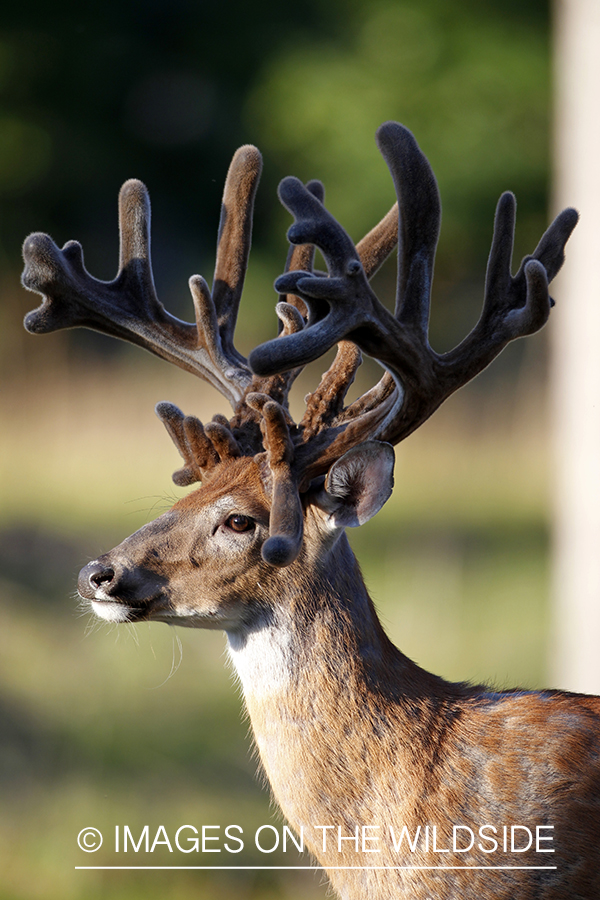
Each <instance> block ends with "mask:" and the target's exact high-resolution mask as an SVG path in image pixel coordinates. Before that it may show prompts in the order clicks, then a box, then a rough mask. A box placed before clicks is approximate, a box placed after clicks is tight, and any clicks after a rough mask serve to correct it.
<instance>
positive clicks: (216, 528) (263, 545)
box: [23, 122, 577, 629]
mask: <svg viewBox="0 0 600 900" xmlns="http://www.w3.org/2000/svg"><path fill="white" fill-rule="evenodd" d="M377 142H378V145H379V149H380V151H381V153H382V155H383V157H384V159H385V161H386V163H387V165H388V167H389V169H390V172H391V174H392V178H393V182H394V186H395V189H396V195H397V200H398V202H397V204H396V205H395V206H394V207H393V208H392V209H391V210H390V212H389V213H388V214H387V216H385V218H384V219H383V220H382V221H381V222H380V223H379V224H378V225H377V226H376V227H375V228H374V229H373V230H372V231H371V232H370V233H369V234H368V235H367V236H366V237H365V238H364V239H363V240H362V241H361V242H360V243H359V244H358V245H357V246H356V247H355V246H354V244H353V243H352V241H351V240H350V238H349V237H348V235H347V234H346V232H345V231H344V230H343V228H342V227H341V226H340V225H339V224H338V223H337V222H336V220H335V219H334V218H333V217H332V216H331V215H330V214H329V212H328V211H327V210H326V208H325V207H324V206H323V202H322V199H323V190H322V187H321V185H320V183H319V182H314V181H313V182H309V183H308V184H307V185H304V184H302V183H301V182H300V181H298V180H297V179H295V178H286V179H284V180H283V181H282V183H281V185H280V188H279V196H280V199H281V202H282V203H283V204H284V205H285V206H286V207H287V208H288V210H289V211H290V212H291V213H292V215H293V216H294V218H295V222H294V224H293V225H292V226H291V228H290V229H289V232H288V237H289V240H290V242H291V244H292V248H291V250H290V253H289V256H288V261H287V265H286V271H285V274H283V275H282V276H281V277H280V278H278V279H277V281H276V282H275V289H276V291H277V292H278V293H279V294H280V295H281V299H280V302H279V303H278V304H277V307H276V311H277V315H278V317H279V320H280V333H279V336H278V337H277V338H275V339H274V340H271V341H268V342H267V343H265V344H262V345H261V346H259V347H257V348H256V349H255V350H253V352H252V353H251V354H250V357H249V359H245V358H244V357H243V356H242V355H241V354H240V353H239V352H238V351H237V350H236V348H235V346H234V343H233V336H234V329H235V323H236V318H237V312H238V306H239V302H240V299H241V295H242V290H243V284H244V277H245V272H246V266H247V263H248V256H249V251H250V243H251V229H252V210H253V202H254V196H255V192H256V188H257V184H258V179H259V176H260V171H261V157H260V154H259V152H258V151H257V150H256V148H254V147H251V146H244V147H242V148H241V149H240V150H238V152H237V153H236V154H235V156H234V158H233V161H232V163H231V167H230V169H229V173H228V176H227V180H226V184H225V191H224V197H223V205H222V212H221V221H220V225H219V236H218V245H217V259H216V268H215V275H214V281H213V286H212V290H211V289H210V288H209V286H208V284H207V283H206V281H205V280H204V279H203V278H202V277H201V276H197V275H196V276H193V277H192V278H191V279H190V290H191V293H192V298H193V302H194V308H195V316H196V322H195V324H194V325H192V324H188V323H186V322H182V321H180V320H178V319H176V318H175V317H174V316H172V315H171V314H169V313H168V312H167V311H166V310H165V309H164V307H163V306H162V304H161V303H160V302H159V300H158V298H157V296H156V292H155V289H154V283H153V277H152V270H151V264H150V204H149V199H148V194H147V191H146V189H145V187H144V186H143V185H142V184H141V183H140V182H139V181H135V180H132V181H128V182H126V183H125V185H124V186H123V188H122V190H121V193H120V200H119V210H120V236H121V238H120V239H121V250H120V266H119V272H118V274H117V277H116V278H115V279H114V281H111V282H102V281H98V280H97V279H95V278H93V277H92V276H91V275H90V274H89V273H88V272H87V271H86V269H85V266H84V262H83V253H82V249H81V246H80V245H79V244H78V243H77V242H75V241H70V242H68V243H67V244H65V245H64V247H63V248H62V250H60V249H59V248H58V247H57V246H56V245H55V244H54V242H53V241H52V240H51V238H50V237H48V236H47V235H43V234H32V235H30V236H29V237H28V238H27V240H26V241H25V244H24V248H23V254H24V258H25V263H26V266H25V270H24V273H23V284H24V285H25V287H27V288H28V289H30V290H33V291H36V292H38V293H40V294H42V296H43V297H44V301H43V303H42V305H41V306H40V307H39V308H38V309H36V310H34V311H33V312H31V313H29V314H28V315H27V316H26V318H25V327H26V328H27V330H28V331H30V332H32V333H44V332H50V331H54V330H56V329H60V328H70V327H74V326H79V325H81V326H85V327H88V328H93V329H96V330H98V331H102V332H104V333H106V334H111V335H113V336H115V337H120V338H122V339H123V340H127V341H130V342H132V343H135V344H139V345H140V346H142V347H144V348H146V349H148V350H150V351H152V352H153V353H155V354H157V355H158V356H161V357H163V358H164V359H166V360H168V361H170V362H173V363H175V364H176V365H178V366H180V367H182V368H183V369H186V370H187V371H190V372H193V373H194V374H196V375H198V376H199V377H200V378H202V379H204V380H205V381H208V382H209V383H210V384H212V385H213V386H214V387H216V388H217V389H218V390H219V391H220V392H221V393H222V394H223V395H224V396H225V397H227V399H228V400H229V401H230V402H231V405H232V407H233V416H232V418H231V419H230V420H229V421H228V420H227V419H226V418H225V417H223V416H215V417H214V418H213V420H212V421H211V422H209V423H207V424H206V425H203V424H202V423H201V422H200V421H199V420H198V419H197V418H195V417H194V416H184V414H183V413H182V412H181V411H180V410H179V409H178V408H177V407H175V406H174V405H172V404H169V403H160V404H158V406H157V409H156V411H157V413H158V415H159V417H160V418H161V419H162V421H163V422H164V424H165V426H166V428H167V430H168V432H169V434H170V435H171V437H172V439H173V441H174V442H175V444H176V446H177V448H178V450H179V452H180V454H181V456H182V458H183V462H184V465H183V467H182V468H180V469H179V470H178V471H177V472H175V474H174V476H173V479H174V481H175V482H176V483H177V484H179V485H190V484H193V483H194V482H201V483H202V487H201V488H200V489H199V490H196V491H195V492H193V493H192V494H190V495H189V496H187V497H186V498H185V499H183V500H180V501H179V502H178V503H177V504H175V506H174V507H173V509H172V510H171V511H170V512H168V513H166V514H165V515H163V516H161V517H160V518H159V519H157V520H156V522H154V523H153V524H151V525H147V526H146V527H145V528H142V529H141V530H140V531H139V532H137V533H136V534H135V535H133V536H132V537H131V538H129V539H128V540H127V541H125V542H124V543H123V544H122V545H120V547H118V548H116V549H115V550H114V551H113V552H112V553H110V554H107V555H106V556H103V557H101V558H100V559H98V560H95V561H94V562H92V563H90V564H89V565H88V566H86V567H85V568H84V569H83V570H82V572H81V575H80V578H79V590H80V593H81V594H82V596H83V597H85V598H87V599H89V600H90V601H91V602H92V603H93V605H94V609H95V610H96V611H97V612H98V613H99V614H100V615H102V616H104V617H105V618H108V619H111V620H114V621H132V620H138V619H143V618H151V619H159V620H168V621H177V622H179V623H180V624H187V625H199V626H202V627H221V628H225V629H231V628H234V627H235V626H236V623H237V624H239V622H240V621H241V620H243V618H244V616H246V617H247V616H248V615H250V611H249V608H248V607H249V604H248V600H247V598H248V596H249V594H252V595H253V594H254V593H255V591H250V588H249V586H250V585H253V586H254V585H256V583H261V584H262V583H263V582H264V583H267V582H273V583H279V584H280V583H281V577H280V576H281V575H282V572H281V570H285V569H286V568H287V567H289V566H291V565H292V566H293V565H294V563H295V562H299V564H301V565H302V566H304V565H305V564H306V560H308V559H310V560H312V561H313V563H314V562H315V561H316V560H318V559H320V558H322V557H323V554H325V553H326V552H327V548H328V547H331V546H332V545H333V544H334V543H335V541H336V538H337V537H338V536H339V534H340V533H341V532H342V531H343V529H344V528H345V527H346V526H355V525H359V524H361V523H362V522H364V521H366V520H367V519H368V518H370V517H371V516H372V515H373V514H374V513H375V512H377V511H378V509H379V508H380V507H381V505H382V504H383V503H384V502H385V500H386V499H387V497H388V496H389V494H390V492H391V489H392V468H393V451H392V449H391V446H390V445H392V444H396V443H398V442H399V441H401V440H402V439H403V438H405V437H406V436H407V435H409V434H410V433H411V432H412V431H414V430H415V429H416V428H417V427H418V426H419V425H420V424H421V423H422V422H424V421H425V420H426V419H427V418H428V417H429V416H430V415H431V414H432V413H433V412H434V410H435V409H437V407H438V406H439V405H440V404H441V403H442V402H443V401H444V400H445V399H446V397H448V396H449V395H450V394H451V393H452V392H453V391H455V390H456V389H457V388H459V387H460V386H461V385H463V384H465V383H466V382H467V381H469V380H470V379H471V378H473V377H474V376H475V375H477V374H478V373H479V372H480V371H481V370H482V369H483V368H484V367H485V366H487V364H488V363H489V362H490V361H491V360H492V359H493V358H494V357H495V356H496V355H497V354H498V353H499V352H500V351H501V350H502V348H503V347H504V346H505V345H506V344H507V343H508V342H509V341H510V340H512V339H514V338H516V337H520V336H523V335H527V334H531V333H532V332H534V331H537V330H538V329H539V328H540V327H541V326H542V325H543V324H544V323H545V321H546V319H547V318H548V315H549V312H550V307H551V305H552V300H551V299H550V297H549V295H548V282H549V281H550V280H551V279H552V278H553V277H554V276H555V275H556V273H557V272H558V270H559V269H560V266H561V265H562V262H563V259H564V246H565V243H566V241H567V239H568V237H569V235H570V233H571V231H572V229H573V227H574V226H575V223H576V220H577V214H576V213H575V211H574V210H565V211H564V212H563V213H561V214H560V215H559V216H558V217H557V218H556V219H555V221H554V222H553V223H552V225H551V226H550V227H549V229H548V230H547V231H546V233H545V234H544V236H543V237H542V239H541V241H540V243H539V245H538V247H537V248H536V250H535V251H534V253H533V254H532V255H531V256H528V257H526V258H525V259H524V260H523V262H522V263H521V266H520V268H519V270H518V272H517V274H516V275H515V276H512V275H511V268H510V267H511V257H512V246H513V233H514V223H515V200H514V197H513V196H512V194H509V193H506V194H503V196H502V197H501V198H500V201H499V203H498V207H497V211H496V220H495V226H494V236H493V241H492V248H491V252H490V257H489V262H488V270H487V280H486V287H485V299H484V305H483V311H482V314H481V317H480V319H479V321H478V323H477V325H476V326H475V327H474V328H473V330H472V331H471V333H470V334H469V335H468V336H467V337H466V338H465V339H464V340H463V341H462V342H461V343H460V344H459V345H458V346H457V347H456V348H455V349H454V350H451V351H449V352H448V353H444V354H438V353H436V352H435V351H434V350H432V349H431V347H430V345H429V342H428V334H427V332H428V312H429V303H430V293H431V283H432V276H433V264H434V256H435V250H436V245H437V239H438V232H439V224H440V202H439V196H438V190H437V185H436V181H435V178H434V175H433V173H432V171H431V169H430V166H429V164H428V162H427V160H426V158H425V156H424V155H423V154H422V152H421V151H420V149H419V147H418V146H417V143H416V141H415V140H414V138H413V136H412V134H411V133H410V132H409V131H408V130H407V129H406V128H404V127H403V126H401V125H399V124H396V123H393V122H388V123H386V124H384V125H382V126H381V128H380V129H379V131H378V134H377ZM397 243H398V245H399V252H398V280H397V293H396V305H395V312H394V314H393V315H392V313H390V312H389V311H388V310H387V309H386V308H385V307H384V306H383V305H382V304H381V303H380V301H379V300H378V299H377V297H376V296H375V294H374V293H373V291H372V289H371V287H370V285H369V280H370V278H371V277H372V276H373V274H374V273H375V272H376V271H377V269H378V268H379V266H380V265H381V264H382V263H383V261H384V260H385V259H386V257H387V256H388V255H389V254H390V252H391V251H392V250H393V248H394V247H395V245H396V244H397ZM315 247H318V248H319V249H320V251H321V253H322V254H323V257H324V258H325V260H326V263H327V268H328V272H327V274H323V273H316V272H314V271H313V257H314V248H315ZM334 344H337V345H338V350H337V355H336V357H335V359H334V362H333V363H332V365H331V367H330V368H329V370H328V371H327V372H326V373H325V375H324V376H323V378H322V380H321V383H320V384H319V386H318V387H317V389H316V390H315V391H314V392H313V393H311V394H310V395H309V396H308V397H307V400H306V411H305V413H304V416H303V418H302V420H301V421H300V422H298V423H295V422H294V421H293V420H292V418H291V416H290V413H289V409H288V395H289V391H290V388H291V386H292V384H293V382H294V380H295V379H296V377H297V376H298V374H299V373H300V371H301V370H302V368H303V366H305V365H306V364H307V363H308V362H310V361H312V360H315V359H317V358H319V357H320V356H321V355H323V354H324V353H325V352H326V351H327V350H329V349H330V348H331V347H332V346H333V345H334ZM361 352H364V353H367V354H368V355H370V356H372V357H374V358H375V359H376V360H377V361H378V362H379V363H380V364H381V365H382V367H383V368H384V370H385V372H384V374H383V377H382V378H381V380H380V381H379V383H378V384H376V385H375V386H374V387H373V388H371V389H370V390H369V391H368V392H367V393H366V394H364V395H363V396H362V397H360V398H359V399H358V400H355V401H354V402H353V403H350V404H349V405H348V406H344V399H345V396H346V393H347V391H348V388H349V386H350V385H351V383H352V381H353V380H354V377H355V374H356V371H357V369H358V367H359V365H360V364H361ZM295 568H298V566H296V567H295ZM195 576H196V577H195ZM261 579H262V581H261ZM200 584H201V585H202V587H201V590H200V592H198V591H199V587H198V586H199V585H200ZM199 596H201V597H202V601H201V602H200V600H199V599H198V597H199Z"/></svg>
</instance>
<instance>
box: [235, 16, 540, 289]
mask: <svg viewBox="0 0 600 900" xmlns="http://www.w3.org/2000/svg"><path fill="white" fill-rule="evenodd" d="M546 16H547V9H546V4H545V3H529V4H527V3H526V4H522V5H520V6H519V7H516V6H514V5H513V4H504V3H503V4H501V5H498V4H490V3H487V2H483V3H477V4H475V3H473V2H471V0H458V2H453V3H452V4H448V3H442V2H439V0H420V2H418V3H415V2H413V0H392V2H390V0H376V2H373V3H369V4H360V5H356V7H355V9H354V27H353V28H352V30H351V37H350V39H349V40H347V41H345V42H344V43H343V44H339V43H336V44H334V43H332V42H331V41H328V40H326V39H322V40H320V41H318V42H315V41H314V40H310V41H309V40H307V41H304V42H302V43H299V42H295V43H294V44H293V46H292V47H287V48H284V50H283V51H282V52H280V53H278V54H275V55H273V56H272V57H271V59H270V60H269V63H268V65H267V66H265V67H264V73H263V75H262V77H261V79H260V81H259V84H258V86H257V87H256V88H255V89H254V91H253V92H252V95H251V97H250V100H249V104H248V112H247V115H248V120H249V121H252V122H253V123H254V126H255V127H256V128H258V133H259V143H260V145H261V147H263V148H264V149H265V150H266V151H267V152H268V153H269V154H270V155H272V156H273V157H275V159H276V160H277V162H278V164H279V168H280V169H281V171H282V172H283V171H287V170H289V171H293V172H294V173H295V174H298V175H299V176H300V177H303V178H305V179H307V178H310V177H318V178H321V179H323V181H324V182H325V185H326V189H327V204H328V206H329V207H330V209H331V210H332V211H333V213H334V214H335V215H336V216H337V217H338V218H339V219H340V221H341V222H342V223H344V225H345V226H346V227H347V229H348V230H349V231H350V233H351V235H352V236H353V237H354V239H355V240H357V239H358V238H360V237H361V236H362V234H364V233H365V232H366V231H367V230H368V229H369V228H371V227H372V225H373V224H374V222H375V221H376V220H377V219H378V218H379V217H380V216H381V215H382V214H383V212H384V211H385V210H386V208H387V207H388V206H389V205H390V204H391V201H392V199H393V186H392V182H391V179H390V176H389V173H388V172H387V169H386V166H385V164H384V163H383V161H382V159H381V158H380V156H379V154H378V153H377V151H376V149H375V146H374V141H373V137H374V133H375V130H376V128H377V126H378V125H379V124H380V123H381V122H383V121H386V120H387V119H396V120H399V121H401V122H403V123H404V124H405V125H407V126H408V127H410V128H411V129H412V130H413V132H414V133H415V135H416V137H417V139H418V141H419V143H420V145H421V147H422V148H423V149H424V151H425V153H426V155H427V156H428V158H429V160H430V161H431V163H432V166H433V169H434V172H435V173H436V176H437V177H438V180H439V182H440V188H441V193H442V205H443V210H444V224H443V232H442V234H443V237H442V242H441V244H440V253H439V255H438V263H437V270H436V278H437V280H438V282H440V281H441V283H442V285H448V284H449V285H452V284H454V283H456V282H457V281H463V280H465V279H468V278H470V277H471V271H472V268H473V267H474V265H475V264H476V268H477V270H478V271H479V273H480V281H481V279H482V273H483V267H484V266H485V256H486V254H487V252H488V249H489V242H490V237H491V227H492V217H493V210H494V207H495V203H496V200H497V198H498V196H499V195H500V193H501V192H502V191H503V190H506V189H511V190H513V191H514V192H515V193H516V194H517V197H518V200H519V220H518V247H517V249H518V250H519V249H522V250H523V253H524V252H531V250H532V249H533V247H534V246H535V243H536V242H537V240H538V238H539V236H540V234H541V232H542V231H543V229H544V227H545V219H546V192H547V182H548V157H549V154H548V123H549V83H548V81H549V79H548V48H547V39H548V35H547V18H546ZM281 218H282V221H283V220H284V219H283V216H282V217H281Z"/></svg>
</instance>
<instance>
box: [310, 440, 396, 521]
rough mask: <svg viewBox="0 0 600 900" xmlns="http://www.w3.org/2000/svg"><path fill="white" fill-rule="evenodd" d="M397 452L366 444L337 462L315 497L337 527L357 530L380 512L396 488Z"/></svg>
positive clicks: (371, 443) (382, 445)
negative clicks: (395, 468)
mask: <svg viewBox="0 0 600 900" xmlns="http://www.w3.org/2000/svg"><path fill="white" fill-rule="evenodd" d="M393 472H394V450H393V448H392V446H391V445H390V444H382V443H380V442H379V441H366V442H365V443H364V444H359V445H358V446H357V447H353V448H352V449H351V450H348V452H347V453H345V454H344V455H343V456H342V457H341V458H340V459H338V460H337V462H335V463H334V464H333V465H332V467H331V469H330V470H329V472H328V473H327V477H326V479H325V483H324V485H323V487H322V489H321V491H320V492H319V495H318V496H317V497H316V498H315V501H316V504H317V506H319V507H320V508H321V509H322V510H323V511H324V512H327V513H329V516H330V520H331V522H332V524H333V525H334V526H335V527H336V528H347V527H350V528H354V527H356V526H357V525H363V524H364V523H365V522H368V521H369V519H371V518H372V517H373V516H374V515H375V514H376V513H378V512H379V510H380V509H381V507H382V506H383V504H384V503H385V501H386V500H387V499H388V497H389V496H390V494H391V493H392V488H393V486H394V476H393Z"/></svg>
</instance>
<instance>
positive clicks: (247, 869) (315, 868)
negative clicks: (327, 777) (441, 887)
mask: <svg viewBox="0 0 600 900" xmlns="http://www.w3.org/2000/svg"><path fill="white" fill-rule="evenodd" d="M327 868H328V871H341V870H342V869H360V870H363V871H366V870H368V871H372V870H381V869H392V870H397V869H428V870H429V869H489V870H499V869H543V870H547V871H548V870H551V869H556V868H558V867H557V866H328V867H327ZM75 869H94V870H100V869H102V870H104V869H111V870H117V869H118V870H120V869H136V870H148V871H150V870H155V869H186V870H190V869H194V870H202V871H214V872H217V871H218V872H222V871H225V870H227V871H236V870H237V871H240V872H257V871H304V870H306V871H307V872H311V871H312V872H319V871H323V866H75Z"/></svg>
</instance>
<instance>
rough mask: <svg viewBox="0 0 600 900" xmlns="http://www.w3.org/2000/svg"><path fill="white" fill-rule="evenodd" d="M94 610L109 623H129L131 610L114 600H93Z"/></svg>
mask: <svg viewBox="0 0 600 900" xmlns="http://www.w3.org/2000/svg"><path fill="white" fill-rule="evenodd" d="M92 609H93V610H94V612H95V613H96V615H97V616H99V617H100V618H101V619H105V620H106V621H107V622H128V621H129V608H128V607H127V606H123V604H121V603H115V602H114V601H112V600H92Z"/></svg>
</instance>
